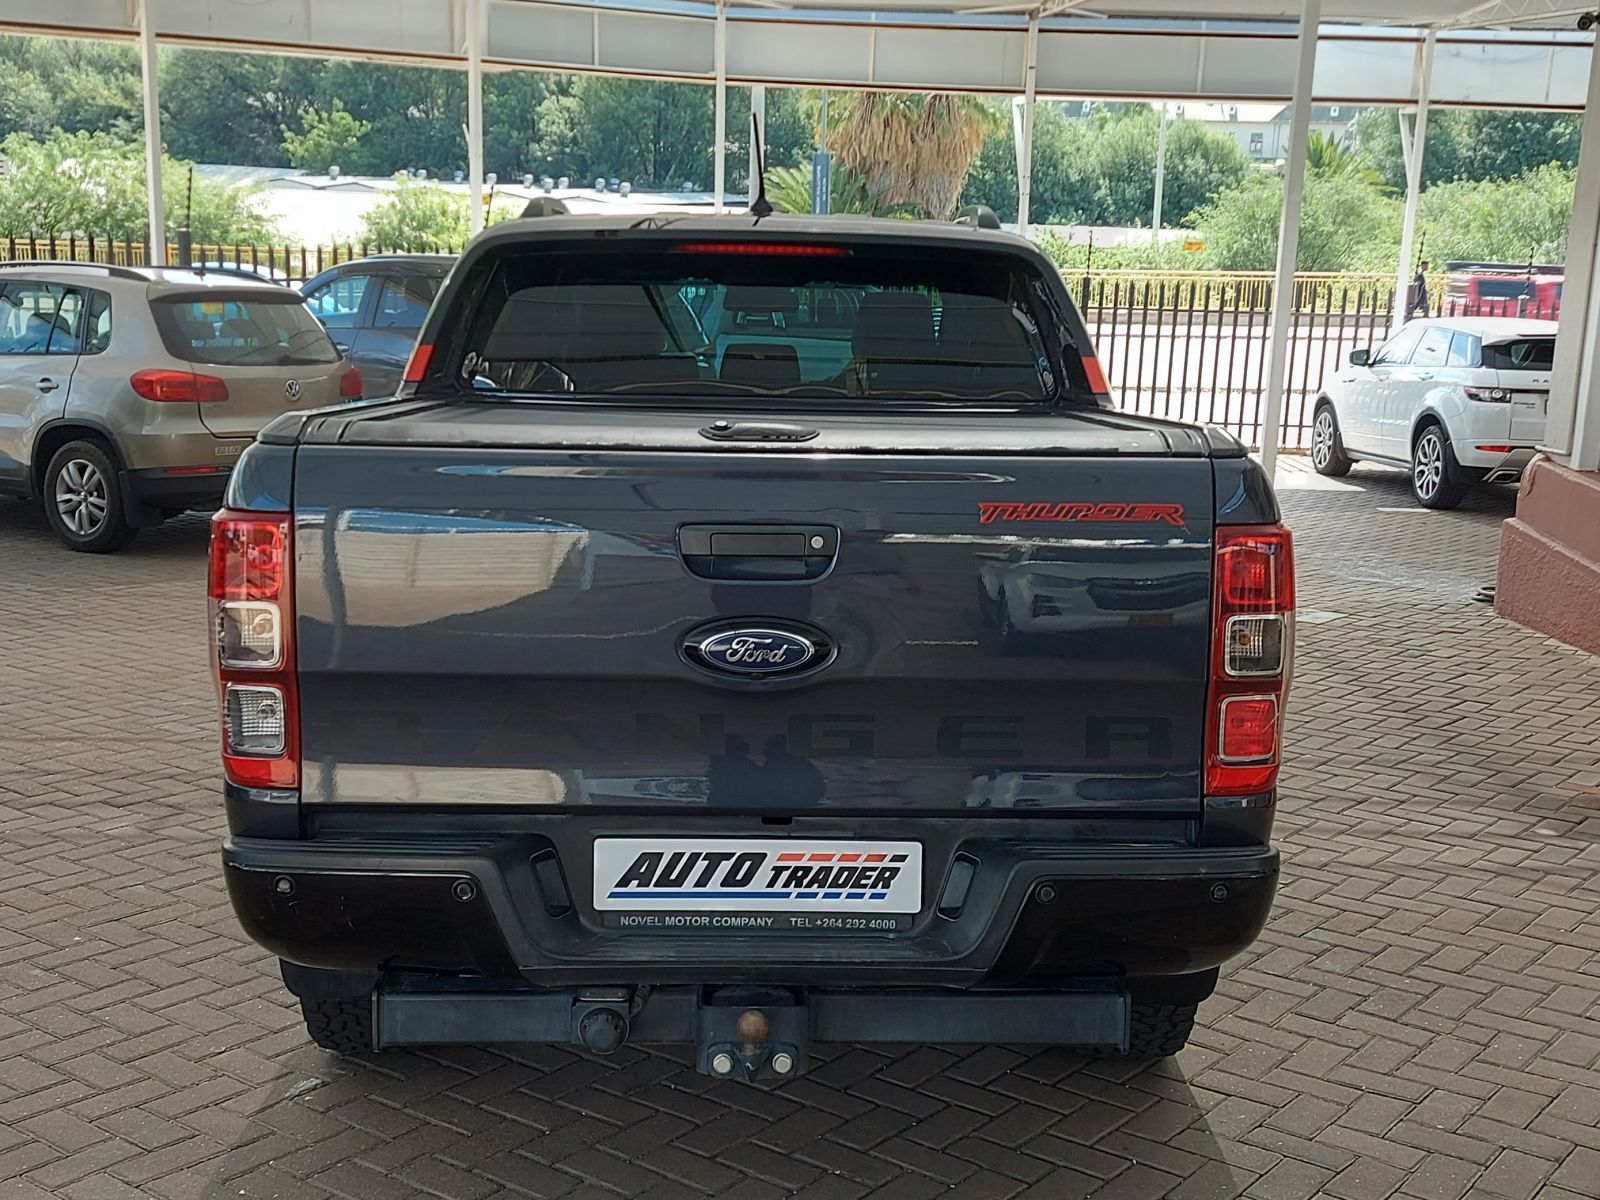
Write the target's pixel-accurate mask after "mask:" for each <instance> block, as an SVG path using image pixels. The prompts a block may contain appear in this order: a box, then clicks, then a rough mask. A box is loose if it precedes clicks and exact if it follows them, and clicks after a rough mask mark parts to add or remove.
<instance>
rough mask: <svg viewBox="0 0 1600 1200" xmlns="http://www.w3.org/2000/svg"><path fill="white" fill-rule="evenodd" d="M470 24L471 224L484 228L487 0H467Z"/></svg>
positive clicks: (468, 91)
mask: <svg viewBox="0 0 1600 1200" xmlns="http://www.w3.org/2000/svg"><path fill="white" fill-rule="evenodd" d="M464 3H465V5H466V9H465V16H466V24H467V193H468V200H467V203H468V204H469V205H470V206H471V208H472V216H471V222H470V225H469V226H468V227H469V228H470V229H471V230H472V232H473V233H480V232H482V230H483V219H484V214H483V39H484V34H485V32H486V31H485V29H484V20H483V0H464Z"/></svg>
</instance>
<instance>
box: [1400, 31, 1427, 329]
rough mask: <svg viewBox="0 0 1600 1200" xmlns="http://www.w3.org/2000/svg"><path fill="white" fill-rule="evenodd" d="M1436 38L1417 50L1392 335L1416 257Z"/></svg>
mask: <svg viewBox="0 0 1600 1200" xmlns="http://www.w3.org/2000/svg"><path fill="white" fill-rule="evenodd" d="M1438 37H1439V35H1438V34H1437V33H1436V32H1434V31H1433V30H1431V29H1430V30H1428V34H1427V36H1426V37H1424V38H1423V39H1422V46H1421V48H1420V50H1419V51H1418V59H1417V71H1416V76H1415V78H1416V85H1417V123H1416V132H1415V133H1413V134H1412V135H1411V138H1410V142H1409V146H1408V150H1409V153H1407V155H1406V209H1405V217H1404V219H1403V220H1402V221H1401V222H1400V261H1399V263H1398V264H1397V265H1396V267H1395V273H1394V312H1393V313H1391V314H1390V320H1389V327H1390V331H1391V332H1393V331H1395V330H1398V329H1399V328H1400V326H1402V325H1404V324H1405V323H1406V309H1407V308H1408V307H1409V306H1410V303H1411V296H1410V292H1409V289H1410V286H1411V271H1412V265H1411V260H1412V259H1413V258H1414V257H1415V255H1416V251H1415V245H1416V237H1417V206H1418V204H1419V203H1420V202H1421V200H1422V163H1423V160H1424V159H1425V158H1426V157H1427V148H1428V96H1429V93H1430V92H1431V91H1432V90H1433V50H1434V46H1435V44H1436V43H1437V41H1438ZM1405 127H1406V117H1405V114H1404V113H1401V114H1400V130H1401V135H1402V137H1403V136H1404V133H1405Z"/></svg>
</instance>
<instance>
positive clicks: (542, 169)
mask: <svg viewBox="0 0 1600 1200" xmlns="http://www.w3.org/2000/svg"><path fill="white" fill-rule="evenodd" d="M572 86H573V85H572V78H571V77H570V76H566V75H548V74H545V73H543V72H536V71H503V72H495V73H494V74H491V75H489V76H487V77H485V79H484V81H483V124H484V147H483V153H484V169H485V170H488V171H493V172H495V173H496V174H497V175H499V176H500V178H501V179H505V180H510V179H514V178H520V177H521V176H522V175H523V174H524V173H525V172H530V171H531V172H532V173H533V174H534V175H535V176H538V175H546V174H549V175H559V174H561V173H562V172H563V170H564V168H565V165H566V163H567V161H568V159H569V158H570V156H571V150H572V140H571V120H570V113H569V110H568V106H569V105H570V102H571V99H572Z"/></svg>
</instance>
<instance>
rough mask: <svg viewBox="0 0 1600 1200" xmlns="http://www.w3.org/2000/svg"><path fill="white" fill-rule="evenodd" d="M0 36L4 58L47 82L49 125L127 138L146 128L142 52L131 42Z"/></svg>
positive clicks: (44, 82) (45, 84) (71, 130)
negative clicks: (49, 107)
mask: <svg viewBox="0 0 1600 1200" xmlns="http://www.w3.org/2000/svg"><path fill="white" fill-rule="evenodd" d="M0 40H3V41H4V42H5V48H4V51H3V52H4V54H5V56H6V57H8V58H10V59H11V61H14V62H17V63H20V64H21V65H23V66H26V67H27V68H28V69H29V70H31V71H32V72H33V73H34V74H35V75H36V76H37V77H38V79H39V80H40V82H42V83H43V84H44V86H45V89H46V91H47V93H48V94H49V96H50V99H51V103H52V107H53V111H52V113H51V117H50V127H51V128H59V129H64V130H67V131H68V132H69V133H70V132H77V131H79V130H82V131H87V132H91V133H94V132H98V133H109V134H113V135H115V136H117V137H124V138H126V137H132V136H133V135H134V134H136V133H138V132H139V131H140V130H141V129H143V128H144V109H143V94H142V88H141V86H140V82H139V56H138V53H137V52H136V51H135V50H134V49H133V47H132V46H129V45H126V44H123V43H120V42H96V41H87V40H82V39H77V38H34V37H18V38H5V39H0Z"/></svg>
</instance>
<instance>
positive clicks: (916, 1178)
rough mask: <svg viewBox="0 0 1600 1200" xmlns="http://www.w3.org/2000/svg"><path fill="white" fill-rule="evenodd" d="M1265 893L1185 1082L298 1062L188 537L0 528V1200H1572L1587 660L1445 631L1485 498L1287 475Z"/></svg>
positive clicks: (1597, 775) (190, 531) (1492, 514)
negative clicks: (226, 749)
mask: <svg viewBox="0 0 1600 1200" xmlns="http://www.w3.org/2000/svg"><path fill="white" fill-rule="evenodd" d="M1286 484H1287V487H1286V489H1285V491H1284V492H1283V500H1284V507H1285V509H1286V510H1287V514H1288V517H1289V520H1290V521H1291V523H1292V524H1293V525H1294V526H1295V527H1296V529H1297V532H1298V534H1299V538H1300V543H1299V544H1300V562H1301V591H1302V597H1301V598H1302V610H1303V615H1302V624H1301V629H1300V641H1299V664H1298V679H1297V681H1296V688H1295V696H1294V703H1293V706H1292V709H1291V725H1290V751H1289V753H1290V764H1291V765H1290V767H1289V769H1288V771H1287V777H1286V780H1285V793H1286V800H1285V803H1284V805H1283V812H1282V815H1281V817H1280V826H1279V828H1280V831H1281V834H1282V839H1281V840H1282V845H1283V847H1284V850H1285V852H1286V864H1285V868H1284V886H1283V890H1282V892H1281V894H1280V897H1279V902H1278V905H1277V909H1276V911H1275V913H1274V915H1273V919H1272V922H1271V924H1270V926H1269V927H1268V929H1267V931H1266V934H1265V935H1264V937H1263V938H1262V940H1261V941H1260V943H1259V944H1258V945H1257V947H1256V948H1255V949H1254V950H1253V951H1252V952H1251V953H1249V954H1248V955H1246V956H1245V957H1244V958H1242V959H1241V960H1239V961H1237V962H1235V963H1234V964H1232V965H1231V967H1230V968H1229V969H1227V970H1226V971H1225V974H1224V976H1223V983H1222V987H1221V989H1220V991H1219V993H1218V994H1217V996H1216V997H1215V998H1214V999H1213V1000H1211V1001H1210V1002H1209V1003H1208V1004H1207V1005H1205V1006H1204V1008H1203V1009H1202V1025H1201V1028H1200V1029H1199V1030H1198V1031H1197V1033H1196V1035H1195V1038H1194V1041H1193V1043H1192V1045H1191V1048H1190V1049H1189V1050H1188V1051H1186V1052H1185V1053H1184V1054H1182V1055H1180V1056H1178V1057H1177V1058H1176V1059H1174V1060H1171V1061H1168V1062H1165V1063H1162V1064H1160V1065H1157V1066H1153V1067H1142V1068H1133V1067H1120V1066H1115V1065H1112V1066H1106V1065H1099V1066H1086V1065H1085V1064H1084V1063H1082V1062H1081V1061H1080V1060H1078V1059H1075V1058H1073V1057H1072V1056H1070V1055H1068V1054H1065V1053H1059V1052H1047V1053H1036V1052H1031V1051H1027V1052H1025V1051H1016V1050H1011V1049H1005V1048H973V1049H967V1050H943V1049H939V1050H933V1049H927V1048H916V1047H905V1048H898V1049H896V1048H882V1047H879V1048H875V1049H871V1050H869V1049H863V1048H851V1047H831V1048H828V1049H827V1050H826V1059H827V1061H826V1063H825V1065H823V1066H822V1067H821V1068H820V1069H819V1070H818V1071H816V1073H815V1074H814V1075H813V1076H811V1077H810V1078H808V1079H806V1080H802V1081H800V1082H798V1083H796V1084H795V1085H793V1086H790V1087H787V1088H784V1089H782V1090H780V1091H757V1090H754V1089H750V1088H746V1087H742V1086H730V1085H725V1084H712V1083H710V1082H709V1081H707V1080H705V1079H703V1078H701V1077H700V1076H698V1075H696V1074H694V1073H693V1072H692V1071H691V1070H690V1069H688V1067H687V1066H686V1065H685V1058H684V1056H683V1055H681V1054H665V1053H654V1052H644V1051H639V1050H632V1049H630V1050H626V1051H624V1052H623V1053H621V1054H619V1055H617V1056H616V1058H615V1059H613V1060H610V1061H607V1062H605V1063H603V1064H602V1063H597V1062H594V1061H590V1060H588V1059H585V1058H584V1057H582V1056H581V1055H578V1054H575V1053H572V1052H569V1051H566V1050H553V1049H542V1048H530V1049H526V1050H518V1051H514V1052H507V1053H499V1052H495V1053H491V1052H486V1051H478V1050H452V1051H447V1052H442V1053H429V1054H420V1053H393V1054H384V1055H381V1056H377V1057H374V1058H373V1059H372V1060H371V1061H357V1062H351V1061H339V1060H336V1059H334V1058H332V1057H330V1056H328V1055H326V1054H324V1053H322V1052H321V1051H318V1050H316V1049H314V1048H312V1047H311V1046H309V1045H308V1044H307V1043H306V1041H305V1039H304V1036H303V1033H302V1031H301V1029H300V1026H299V1018H298V1014H297V1012H296V1011H295V1010H294V1009H292V1008H291V1007H290V1004H289V1002H288V999H287V997H286V996H285V994H284V993H283V991H282V989H281V988H280V986H279V984H278V981H277V979H276V978H275V974H274V970H273V964H272V962H271V961H270V960H269V959H268V958H267V957H266V956H265V955H264V954H262V953H261V952H260V951H258V950H257V949H256V948H254V947H253V946H251V945H249V944H247V943H246V942H245V941H244V940H243V939H242V938H241V937H240V935H239V933H238V932H237V930H236V928H235V926H234V922H233V918H232V915H231V914H230V912H229V911H228V908H227V905H226V902H225V899H224V896H223V892H222V888H221V886H220V882H219V869H218V865H217V853H216V851H217V842H218V839H219V837H220V836H221V832H222V824H223V823H222V818H221V813H220V810H219V806H218V803H217V788H216V774H217V773H216V769H215V767H214V765H213V746H212V712H211V704H212V700H211V695H210V685H209V681H208V679H207V675H206V665H205V652H204V648H203V643H202V628H203V624H204V616H203V614H204V602H203V600H202V599H201V589H202V587H203V576H204V549H205V524H204V521H203V520H202V519H199V518H185V519H183V520H181V521H177V522H174V523H173V524H172V525H171V526H170V527H168V528H165V529H163V530H161V531H159V532H157V533H154V534H151V535H147V536H145V537H143V538H141V539H140V541H139V542H138V543H136V545H135V546H134V547H133V548H132V549H131V550H129V551H128V552H126V553H124V554H122V555H120V556H117V557H113V558H102V559H96V558H87V557H83V556H78V555H71V554H67V553H65V552H64V551H61V550H59V549H58V548H57V547H56V546H55V545H54V544H53V541H52V539H51V538H50V537H49V535H48V533H47V531H46V529H45V525H44V522H43V519H42V518H41V517H40V516H38V515H37V514H36V513H35V512H34V511H32V510H30V509H28V508H25V507H24V506H22V505H20V504H15V503H11V502H6V501H0V1197H18V1198H21V1197H37V1196H62V1197H69V1198H71V1200H98V1198H101V1197H106V1198H113V1197H124V1196H155V1197H161V1198H163V1200H179V1198H184V1197H195V1196H212V1195H215V1196H281V1197H295V1198H296V1200H299V1198H302V1197H304V1198H314V1197H322V1196H341V1197H353V1198H361V1200H367V1198H371V1200H389V1198H390V1197H395V1198H400V1197H410V1196H424V1195H427V1196H443V1197H462V1198H470V1200H480V1198H483V1200H486V1198H487V1197H491V1196H536V1197H539V1196H542V1197H571V1198H573V1200H579V1198H589V1197H594V1198H601V1197H607V1198H611V1200H615V1197H618V1196H626V1197H639V1198H641V1200H646V1198H648V1200H668V1198H671V1197H685V1198H702V1197H724V1198H727V1200H733V1198H735V1197H739V1198H744V1200H764V1198H767V1197H772V1198H774V1200H776V1198H778V1197H785V1196H802V1197H807V1198H808V1200H852V1198H854V1197H860V1196H872V1197H876V1198H878V1200H922V1198H924V1197H945V1196H950V1197H964V1198H965V1197H970V1198H974V1200H976V1198H980V1197H985V1198H986V1197H995V1198H1001V1197H1011V1196H1028V1197H1047V1198H1049V1200H1071V1198H1072V1197H1080V1196H1083V1197H1087V1196H1095V1197H1100V1198H1102V1200H1113V1198H1118V1197H1130V1198H1138V1200H1145V1198H1150V1197H1159V1196H1170V1197H1174V1198H1179V1197H1182V1198H1196V1197H1228V1196H1236V1195H1246V1196H1251V1197H1260V1198H1262V1200H1292V1198H1294V1197H1309V1196H1317V1195H1324V1196H1332V1197H1341V1198H1345V1200H1381V1198H1382V1197H1387V1196H1390V1195H1401V1196H1408V1197H1417V1198H1425V1200H1450V1198H1453V1197H1459V1196H1466V1195H1470V1196H1484V1197H1501V1198H1507V1200H1516V1198H1521V1197H1541V1198H1544V1200H1574V1198H1577V1197H1590V1198H1592V1197H1595V1196H1597V1195H1600V1130H1597V1123H1600V1005H1597V997H1600V956H1597V951H1596V947H1597V945H1600V871H1597V868H1600V661H1597V660H1596V659H1593V658H1589V657H1586V656H1584V655H1582V654H1580V653H1578V652H1576V651H1574V650H1570V649H1568V648H1566V647H1563V646H1561V645H1559V644H1557V643H1555V642H1552V641H1549V640H1548V639H1545V638H1542V637H1540V636H1538V635H1536V634H1533V633H1530V632H1528V631H1526V630H1522V629H1519V628H1517V627H1515V626H1512V625H1509V624H1508V623H1506V622H1504V621H1502V620H1499V619H1498V618H1496V617H1495V615H1494V613H1493V611H1492V610H1491V609H1490V608H1488V607H1485V606H1483V605H1480V604H1475V603H1472V602H1471V600H1470V599H1469V597H1470V594H1471V592H1472V591H1473V589H1474V588H1475V587H1476V586H1477V585H1478V584H1480V583H1483V582H1487V581H1489V580H1491V579H1492V578H1493V573H1494V572H1493V567H1494V558H1495V550H1496V538H1497V526H1498V523H1499V521H1500V520H1501V519H1502V518H1503V517H1505V516H1506V515H1508V514H1509V512H1510V510H1511V499H1510V497H1509V496H1508V495H1506V494H1496V495H1494V496H1492V497H1488V498H1485V499H1480V500H1477V501H1475V502H1474V503H1473V504H1472V506H1471V507H1470V508H1468V509H1467V510H1465V511H1462V512H1458V513H1453V514H1434V513H1423V512H1419V511H1416V510H1414V508H1413V506H1412V505H1411V503H1410V502H1409V499H1408V497H1407V495H1406V491H1405V488H1404V484H1403V481H1402V480H1401V478H1400V477H1399V476H1398V475H1390V474H1385V473H1383V472H1378V471H1368V470H1366V469H1364V468H1362V469H1358V470H1357V472H1356V473H1355V474H1353V475H1352V476H1351V477H1350V479H1349V480H1347V481H1345V482H1344V483H1343V484H1329V483H1327V482H1326V481H1322V480H1318V479H1316V478H1315V477H1314V476H1311V475H1308V474H1307V473H1306V472H1305V471H1304V469H1303V467H1301V466H1300V465H1298V464H1295V465H1293V467H1292V469H1291V470H1290V471H1289V472H1288V478H1287V479H1286Z"/></svg>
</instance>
